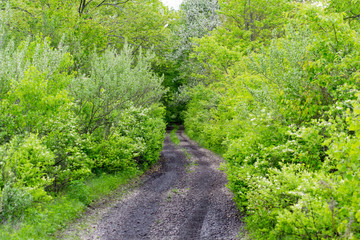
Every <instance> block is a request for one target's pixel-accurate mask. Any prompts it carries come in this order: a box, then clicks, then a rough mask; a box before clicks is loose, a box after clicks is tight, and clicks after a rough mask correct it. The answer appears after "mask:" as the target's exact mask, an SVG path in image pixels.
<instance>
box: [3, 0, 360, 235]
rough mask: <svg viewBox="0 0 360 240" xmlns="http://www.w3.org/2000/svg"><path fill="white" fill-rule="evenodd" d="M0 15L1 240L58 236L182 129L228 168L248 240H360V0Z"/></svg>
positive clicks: (64, 5) (12, 1) (81, 6)
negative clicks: (180, 126)
mask: <svg viewBox="0 0 360 240" xmlns="http://www.w3.org/2000/svg"><path fill="white" fill-rule="evenodd" d="M0 6H1V10H0V238H1V239H29V238H30V239H50V238H51V237H52V236H54V233H55V232H56V231H58V230H59V229H61V228H63V227H64V226H65V225H66V224H67V223H68V222H70V221H71V220H72V219H74V218H76V217H77V216H79V212H81V211H83V210H84V209H85V208H86V207H87V206H88V205H89V204H91V202H92V201H96V200H97V199H99V198H101V196H104V195H106V194H108V193H110V192H111V191H112V190H114V189H116V188H117V187H118V186H119V185H120V184H123V183H126V182H127V180H128V179H130V178H133V177H135V176H137V175H139V174H141V173H142V172H143V171H144V170H146V169H148V168H149V167H151V166H152V165H153V164H154V163H155V162H156V161H157V160H158V158H159V155H160V152H161V150H162V146H163V140H164V136H165V128H166V124H172V123H184V126H185V129H186V133H187V134H188V135H189V136H190V137H191V138H193V139H194V140H196V141H198V142H199V143H200V144H201V145H203V146H204V147H206V148H209V149H211V150H213V151H214V152H216V153H218V154H221V155H222V156H223V157H224V158H225V160H226V165H225V166H224V170H225V171H226V173H227V176H228V180H229V184H228V187H229V188H230V189H231V190H232V192H233V193H234V199H235V201H236V203H237V206H238V207H239V209H240V210H241V211H242V213H243V214H244V216H245V218H244V219H245V221H246V226H247V230H248V232H249V234H250V235H251V238H253V239H358V238H360V210H359V209H360V191H359V189H360V161H359V160H360V159H359V156H360V138H359V136H360V124H359V123H360V119H359V116H360V93H359V90H360V86H359V79H360V74H359V69H360V37H359V35H360V17H359V16H360V1H358V0H318V1H315V0H313V1H312V0H246V1H245V0H184V1H183V4H182V5H181V9H180V11H174V10H169V9H168V8H167V7H164V6H163V4H162V3H161V2H160V0H130V1H120V2H118V1H112V0H90V1H87V0H84V1H72V0H64V1H55V0H42V1H30V0H9V1H3V2H1V3H0ZM175 132H176V130H173V131H172V132H171V133H170V138H171V140H172V141H173V142H174V143H175V144H177V143H178V142H179V139H178V138H177V136H176V134H175Z"/></svg>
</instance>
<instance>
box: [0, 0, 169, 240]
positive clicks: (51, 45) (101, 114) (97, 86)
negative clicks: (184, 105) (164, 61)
mask: <svg viewBox="0 0 360 240" xmlns="http://www.w3.org/2000/svg"><path fill="white" fill-rule="evenodd" d="M139 2H141V3H139V4H135V3H134V2H129V3H126V4H125V3H121V4H120V3H119V4H115V2H111V1H84V2H83V1H78V2H76V3H75V2H74V1H61V2H58V1H52V0H49V1H23V0H21V1H16V0H14V1H3V2H2V3H0V5H1V10H0V239H50V238H52V237H54V236H55V235H54V234H55V233H56V231H58V230H60V229H62V228H63V227H65V226H66V224H68V223H69V222H70V221H71V220H73V219H74V218H76V217H78V216H79V215H80V212H82V211H83V210H84V209H85V208H86V207H87V206H89V205H90V204H91V203H92V202H93V201H96V200H98V199H100V198H101V197H103V196H106V195H107V194H109V193H111V192H112V191H113V190H115V189H117V188H118V187H119V186H120V185H121V184H125V183H126V182H127V181H128V180H129V179H131V178H134V177H135V176H137V175H139V174H141V173H142V172H143V171H144V170H146V169H148V168H149V167H151V166H152V165H153V164H154V163H155V162H156V161H157V160H158V158H159V155H160V152H161V150H162V146H163V141H164V136H165V127H166V123H165V109H164V107H163V105H162V104H161V99H162V97H163V95H164V93H166V91H167V90H166V87H165V86H164V85H163V82H164V77H163V76H162V74H159V73H157V72H155V71H154V67H153V66H154V65H156V64H157V63H158V62H159V61H161V59H160V57H159V55H158V52H157V51H158V49H156V48H155V47H152V46H153V45H157V47H158V48H162V47H164V45H166V44H167V43H163V44H164V45H162V46H161V45H160V43H159V41H160V40H159V39H163V37H164V36H163V35H164V34H167V29H165V30H164V28H163V27H164V25H165V23H166V22H167V19H168V18H169V16H170V15H172V14H173V13H172V12H170V11H169V10H167V8H165V7H164V6H163V5H162V4H161V3H160V2H159V1H151V2H149V1H139ZM114 4H115V5H114ZM145 9H146V11H145ZM128 12H131V13H132V14H130V15H129V14H128ZM144 12H146V14H147V15H146V16H144V15H143V13H144ZM114 16H116V17H115V18H114ZM130 18H135V19H136V21H135V22H134V21H130ZM149 19H152V20H153V21H150V20H149ZM144 21H146V24H147V25H146V26H147V27H144V28H143V29H138V30H137V31H136V32H135V30H134V29H135V28H136V29H137V28H138V27H139V26H142V27H143V23H144ZM118 22H133V25H131V24H129V25H127V26H126V27H127V29H121V28H123V26H121V25H119V24H118ZM150 26H151V27H150ZM144 36H146V38H147V39H146V41H142V40H141V41H140V40H139V38H142V37H144ZM158 38H159V39H158Z"/></svg>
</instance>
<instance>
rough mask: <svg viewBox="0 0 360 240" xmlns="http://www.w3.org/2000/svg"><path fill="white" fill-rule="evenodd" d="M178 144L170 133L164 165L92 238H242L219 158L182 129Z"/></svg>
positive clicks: (106, 216) (107, 216) (114, 210)
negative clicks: (175, 143) (174, 142)
mask: <svg viewBox="0 0 360 240" xmlns="http://www.w3.org/2000/svg"><path fill="white" fill-rule="evenodd" d="M177 135H178V137H179V139H180V145H179V146H175V145H174V144H173V143H172V142H171V141H170V140H169V137H168V136H167V137H166V139H165V143H164V150H163V151H162V153H161V155H162V162H161V168H160V169H159V170H158V171H156V172H153V173H151V175H150V176H149V177H147V178H146V179H147V180H146V181H145V182H144V183H143V184H142V185H141V186H140V187H139V188H137V189H136V190H134V191H132V192H131V193H130V194H128V196H127V197H125V198H124V199H123V200H121V201H120V202H119V203H118V204H116V205H115V206H114V207H113V208H111V209H110V211H108V212H107V213H106V214H104V216H103V217H102V219H101V220H100V221H99V223H98V224H97V226H96V227H95V231H94V232H93V234H92V236H91V237H87V238H86V239H104V240H122V239H124V240H142V239H150V240H165V239H166V240H170V239H184V240H185V239H186V240H188V239H200V240H202V239H204V240H205V239H206V240H211V239H219V240H220V239H221V240H222V239H223V240H226V239H238V238H237V235H238V233H239V232H240V231H241V228H242V223H241V221H240V217H239V214H238V211H237V209H236V206H235V204H234V202H233V200H232V194H231V193H230V191H229V190H228V189H227V188H226V187H225V184H226V183H227V180H226V176H225V174H224V173H223V172H221V171H220V170H218V167H219V165H220V163H221V161H222V160H221V158H219V157H217V156H216V155H215V154H213V153H212V152H211V151H209V150H206V149H204V148H201V147H199V146H198V145H197V144H196V143H195V142H193V141H191V140H190V139H189V138H188V137H187V136H186V135H185V134H184V131H183V130H179V131H178V132H177Z"/></svg>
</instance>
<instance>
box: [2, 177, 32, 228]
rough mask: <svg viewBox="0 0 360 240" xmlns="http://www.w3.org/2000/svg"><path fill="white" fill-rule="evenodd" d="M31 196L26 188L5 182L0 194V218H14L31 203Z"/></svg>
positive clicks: (22, 212) (21, 213)
mask: <svg viewBox="0 0 360 240" xmlns="http://www.w3.org/2000/svg"><path fill="white" fill-rule="evenodd" d="M32 203H33V197H32V195H31V194H30V192H29V191H28V190H27V188H17V187H12V186H10V184H6V185H5V187H4V188H3V189H2V192H1V195H0V219H2V220H3V221H4V220H15V219H16V218H19V217H21V216H22V215H23V214H24V212H25V211H26V210H27V209H28V208H29V207H30V206H31V205H32Z"/></svg>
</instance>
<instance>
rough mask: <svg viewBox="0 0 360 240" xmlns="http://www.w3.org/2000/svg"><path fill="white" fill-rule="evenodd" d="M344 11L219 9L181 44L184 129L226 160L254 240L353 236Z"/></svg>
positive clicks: (269, 5) (350, 51)
mask: <svg viewBox="0 0 360 240" xmlns="http://www.w3.org/2000/svg"><path fill="white" fill-rule="evenodd" d="M355 2H356V3H355ZM355 2H354V1H335V0H329V1H323V2H320V1H291V0H274V1H264V0H251V1H237V0H230V1H229V0H226V1H225V0H219V5H220V10H219V11H218V14H219V16H220V19H221V24H220V25H219V26H218V27H217V28H216V29H214V30H213V31H211V32H209V33H207V34H206V35H205V36H204V37H202V38H194V39H192V41H193V42H194V44H195V45H194V48H193V52H192V53H191V56H192V57H193V58H194V59H195V60H196V61H198V63H199V64H201V65H202V66H203V67H202V70H201V71H197V72H194V74H193V77H196V78H198V79H201V80H202V81H201V82H202V83H201V84H198V85H197V86H196V87H194V88H193V89H192V90H191V91H190V93H189V94H190V95H191V100H190V102H189V104H188V106H187V110H186V113H185V127H186V131H187V134H188V135H189V136H191V137H192V138H194V139H196V140H198V141H199V142H200V143H201V144H202V145H204V146H205V147H208V148H210V149H212V150H215V151H216V152H219V153H221V154H223V156H224V158H225V159H226V160H227V164H226V166H224V169H225V171H226V173H227V175H228V179H229V185H228V186H229V188H230V189H231V190H232V191H233V192H234V194H235V201H236V203H237V205H238V207H239V208H240V209H241V210H243V211H244V213H245V214H246V218H245V220H246V222H247V229H248V230H249V233H250V235H251V236H252V237H253V238H254V239H358V238H360V172H359V169H360V168H359V167H360V161H359V160H360V159H359V156H360V149H359V146H360V145H359V141H360V138H359V137H360V132H359V105H360V100H359V99H360V95H359V90H360V88H359V68H360V66H359V56H360V45H359V42H360V38H359V33H360V28H359V27H360V25H359V15H358V14H359V11H358V8H357V7H355V6H357V5H358V4H357V1H355ZM204 70H205V71H204Z"/></svg>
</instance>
